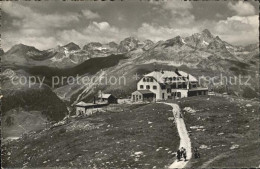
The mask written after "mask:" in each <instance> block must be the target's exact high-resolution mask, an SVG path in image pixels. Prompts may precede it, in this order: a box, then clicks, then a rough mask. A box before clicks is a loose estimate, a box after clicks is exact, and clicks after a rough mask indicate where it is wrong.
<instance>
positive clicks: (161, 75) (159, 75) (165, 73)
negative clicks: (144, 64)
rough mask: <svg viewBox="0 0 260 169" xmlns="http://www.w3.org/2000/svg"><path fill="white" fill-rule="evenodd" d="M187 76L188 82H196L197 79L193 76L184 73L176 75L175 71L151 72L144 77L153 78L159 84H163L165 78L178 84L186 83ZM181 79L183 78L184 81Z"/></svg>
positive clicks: (179, 72)
mask: <svg viewBox="0 0 260 169" xmlns="http://www.w3.org/2000/svg"><path fill="white" fill-rule="evenodd" d="M188 75H189V81H190V82H197V79H196V78H195V77H194V76H192V75H190V74H188V73H186V72H183V71H178V72H177V73H176V72H175V71H153V72H151V73H148V74H146V75H144V76H145V77H153V78H155V79H156V81H158V82H159V83H165V78H176V81H178V82H186V81H188V79H187V77H188ZM178 77H179V80H177V78H178ZM182 77H184V79H183V78H182ZM173 81H174V80H173Z"/></svg>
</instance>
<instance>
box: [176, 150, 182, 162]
mask: <svg viewBox="0 0 260 169" xmlns="http://www.w3.org/2000/svg"><path fill="white" fill-rule="evenodd" d="M177 160H178V161H180V160H181V151H180V150H178V151H177Z"/></svg>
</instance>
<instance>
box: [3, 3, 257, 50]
mask: <svg viewBox="0 0 260 169" xmlns="http://www.w3.org/2000/svg"><path fill="white" fill-rule="evenodd" d="M1 8H2V28H1V34H2V42H1V45H2V48H3V49H4V50H8V49H9V48H10V47H11V46H13V45H14V44H18V43H23V44H26V45H31V46H35V47H36V48H38V49H42V50H43V49H48V48H53V47H55V46H57V45H64V44H67V43H69V42H71V41H73V42H75V43H77V44H79V45H80V46H83V45H84V44H87V43H88V42H102V43H107V42H110V41H115V42H117V43H118V42H120V41H121V40H122V39H124V38H126V37H128V36H134V37H137V38H139V39H141V40H144V39H151V40H153V41H158V40H165V39H170V38H173V37H175V36H178V35H180V36H183V37H185V36H189V35H191V34H193V33H197V32H200V31H202V30H203V29H205V28H207V29H209V30H210V31H211V32H212V33H213V34H214V35H218V36H220V38H222V39H223V40H225V41H227V42H229V43H231V44H235V45H246V44H250V43H256V42H258V34H259V32H258V25H259V21H258V13H259V11H258V10H259V9H258V2H254V1H252V2H243V1H230V2H229V1H228V2H226V1H221V2H218V1H200V2H196V1H181V0H180V1H178V0H168V1H160V2H156V1H154V2H152V1H132V0H131V1H126V0H125V1H114V2H110V1H109V2H102V1H93V2H91V1H83V2H71V1H67V2H66V1H56V2H49V1H41V2H33V1H30V2H21V1H20V2H1Z"/></svg>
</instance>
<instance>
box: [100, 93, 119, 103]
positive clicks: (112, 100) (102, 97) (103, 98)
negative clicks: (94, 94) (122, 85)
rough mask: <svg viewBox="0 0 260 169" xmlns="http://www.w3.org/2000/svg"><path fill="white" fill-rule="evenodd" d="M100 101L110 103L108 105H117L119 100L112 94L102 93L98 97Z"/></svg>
mask: <svg viewBox="0 0 260 169" xmlns="http://www.w3.org/2000/svg"><path fill="white" fill-rule="evenodd" d="M98 100H99V101H100V102H104V103H108V104H117V103H118V102H117V98H116V97H115V96H114V95H112V94H104V93H100V94H99V95H98Z"/></svg>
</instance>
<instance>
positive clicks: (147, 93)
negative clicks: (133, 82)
mask: <svg viewBox="0 0 260 169" xmlns="http://www.w3.org/2000/svg"><path fill="white" fill-rule="evenodd" d="M207 94H208V88H202V87H199V84H198V80H197V79H196V78H195V77H194V76H192V75H190V74H187V73H185V72H183V71H178V70H177V69H176V70H175V71H163V70H162V71H153V72H151V73H149V74H146V75H144V77H143V78H141V79H140V80H139V81H138V82H137V90H136V91H135V92H133V93H132V101H133V102H137V101H154V100H167V99H174V98H183V97H190V96H198V95H207Z"/></svg>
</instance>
